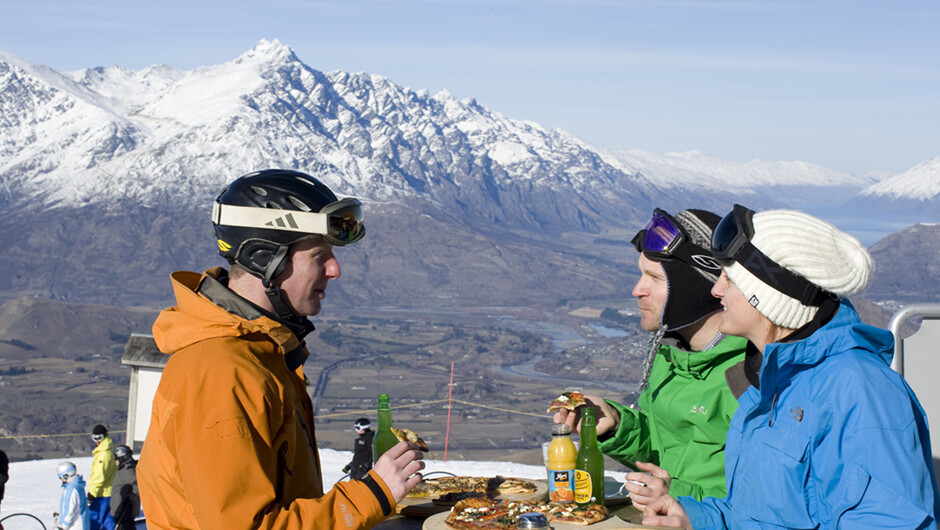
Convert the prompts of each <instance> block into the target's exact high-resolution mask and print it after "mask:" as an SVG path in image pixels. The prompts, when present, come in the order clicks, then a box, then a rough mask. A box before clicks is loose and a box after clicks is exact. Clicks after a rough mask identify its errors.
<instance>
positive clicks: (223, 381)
mask: <svg viewBox="0 0 940 530" xmlns="http://www.w3.org/2000/svg"><path fill="white" fill-rule="evenodd" d="M224 274H225V271H224V270H223V269H221V268H215V269H210V270H208V271H206V273H205V274H203V275H200V274H198V273H194V272H187V271H180V272H175V273H173V274H172V275H171V279H172V282H173V289H174V291H175V294H176V300H177V305H176V306H174V307H171V308H169V309H166V310H164V311H163V312H161V313H160V316H159V317H158V318H157V320H156V322H155V323H154V326H153V334H154V339H155V340H156V343H157V346H158V347H159V348H160V351H162V352H164V353H168V354H171V355H172V357H170V359H169V361H168V362H167V364H166V368H165V369H164V371H163V375H162V377H161V380H160V384H159V386H158V387H157V392H156V396H155V397H154V400H153V413H152V416H151V421H150V428H149V431H148V432H147V439H146V441H145V442H144V446H143V449H142V450H141V454H140V461H139V463H138V466H137V478H138V485H139V488H140V500H141V506H142V508H143V512H144V513H145V514H146V516H147V527H148V528H154V529H161V528H174V529H180V528H184V529H186V528H192V529H207V530H208V529H213V530H215V529H225V530H235V529H240V528H280V529H301V528H306V529H309V528H317V529H331V528H333V529H350V528H370V527H372V526H375V525H377V524H378V523H379V522H381V521H382V520H383V519H385V518H386V517H387V516H388V515H390V514H391V512H392V508H393V507H394V506H395V499H394V497H392V494H391V492H390V491H389V489H388V486H386V485H385V483H384V481H382V479H381V478H380V477H379V476H378V475H377V474H376V473H375V472H374V471H372V472H370V473H369V475H367V476H366V477H365V478H364V479H363V480H352V481H348V482H341V483H338V484H336V485H335V486H334V487H333V489H331V490H330V491H328V492H326V493H324V492H323V485H322V480H321V473H320V459H319V455H318V453H317V447H316V437H315V433H314V424H313V407H312V403H311V401H310V397H309V396H308V394H307V391H306V387H305V383H304V374H303V368H302V361H301V362H299V363H294V364H298V366H297V367H296V368H295V369H293V370H292V369H291V368H289V367H288V363H289V362H291V361H290V359H291V356H292V354H295V353H302V354H303V355H304V357H302V359H303V358H306V349H305V347H304V346H303V343H302V342H301V341H300V340H299V339H298V338H297V336H296V335H295V334H294V333H293V332H292V331H291V330H290V329H289V328H288V327H287V326H286V325H284V324H282V323H280V322H278V321H276V320H274V319H273V318H269V317H267V316H265V315H264V314H263V313H261V312H260V310H258V309H257V308H256V307H255V306H253V305H252V304H250V303H248V302H247V301H246V300H244V299H242V298H240V297H238V296H237V295H235V293H233V292H232V291H229V290H228V289H227V288H226V287H224V286H223V285H222V284H221V283H220V282H219V281H218V280H217V278H220V277H221V276H222V275H224ZM220 303H221V304H222V306H224V307H225V308H226V309H223V308H222V307H220V305H218V304H220ZM239 315H244V316H239Z"/></svg>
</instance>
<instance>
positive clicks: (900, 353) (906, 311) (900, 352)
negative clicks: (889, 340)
mask: <svg viewBox="0 0 940 530" xmlns="http://www.w3.org/2000/svg"><path fill="white" fill-rule="evenodd" d="M921 317H924V318H940V304H911V305H909V306H906V307H904V308H903V309H900V310H898V311H897V312H896V313H895V314H894V316H892V317H891V322H890V323H889V324H888V328H889V329H890V330H891V333H892V334H893V335H894V359H892V360H891V369H893V370H894V371H895V372H897V373H899V374H901V375H902V376H903V375H904V339H902V338H901V329H902V328H903V327H904V324H905V323H907V321H908V320H910V319H912V318H921Z"/></svg>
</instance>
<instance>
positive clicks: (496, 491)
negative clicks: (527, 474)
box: [408, 477, 538, 503]
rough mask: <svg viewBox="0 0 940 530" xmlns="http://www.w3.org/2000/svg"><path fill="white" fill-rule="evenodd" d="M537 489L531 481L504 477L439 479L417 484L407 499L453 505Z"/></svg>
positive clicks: (430, 479)
mask: <svg viewBox="0 0 940 530" xmlns="http://www.w3.org/2000/svg"><path fill="white" fill-rule="evenodd" d="M537 489H538V487H537V486H536V485H535V483H534V482H532V481H531V480H526V479H521V478H506V477H490V478H487V477H439V478H426V479H424V480H422V481H421V482H419V483H418V485H417V486H415V487H414V488H413V489H412V490H411V491H410V492H409V493H408V497H412V498H414V497H417V498H421V497H437V498H438V499H439V500H440V501H441V502H443V503H448V502H449V503H453V502H456V501H459V500H461V499H463V498H467V497H487V496H492V497H495V496H496V495H515V494H522V493H534V492H535V491H536V490H537Z"/></svg>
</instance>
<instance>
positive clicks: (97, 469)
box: [88, 423, 117, 530]
mask: <svg viewBox="0 0 940 530" xmlns="http://www.w3.org/2000/svg"><path fill="white" fill-rule="evenodd" d="M91 440H92V441H93V442H95V448H94V450H92V452H91V475H89V477H88V515H89V521H90V522H91V530H100V529H102V528H104V529H105V530H114V519H113V518H112V517H111V484H113V483H114V475H115V474H116V473H117V465H116V464H115V463H114V455H113V454H112V451H114V440H112V439H111V436H109V435H108V429H107V428H106V427H105V426H104V425H101V424H100V423H99V424H98V425H95V427H94V428H93V429H92V430H91Z"/></svg>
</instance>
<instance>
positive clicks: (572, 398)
mask: <svg viewBox="0 0 940 530" xmlns="http://www.w3.org/2000/svg"><path fill="white" fill-rule="evenodd" d="M582 405H587V401H586V400H585V399H584V394H582V393H581V392H563V393H562V394H561V395H560V396H558V397H556V398H555V401H552V404H551V405H549V406H548V412H554V411H556V410H558V409H567V410H570V411H574V410H575V409H577V408H578V407H580V406H582Z"/></svg>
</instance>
